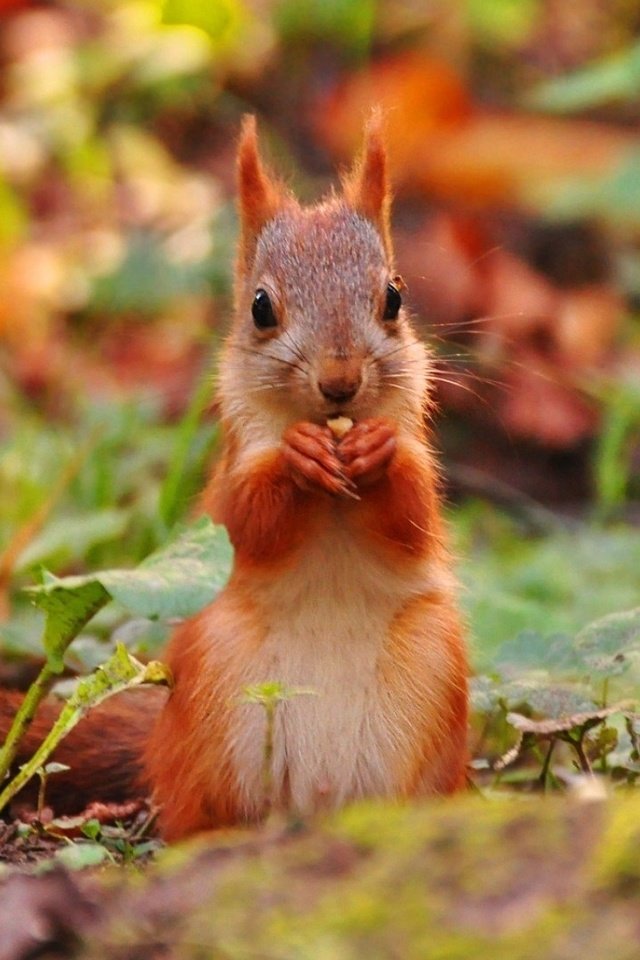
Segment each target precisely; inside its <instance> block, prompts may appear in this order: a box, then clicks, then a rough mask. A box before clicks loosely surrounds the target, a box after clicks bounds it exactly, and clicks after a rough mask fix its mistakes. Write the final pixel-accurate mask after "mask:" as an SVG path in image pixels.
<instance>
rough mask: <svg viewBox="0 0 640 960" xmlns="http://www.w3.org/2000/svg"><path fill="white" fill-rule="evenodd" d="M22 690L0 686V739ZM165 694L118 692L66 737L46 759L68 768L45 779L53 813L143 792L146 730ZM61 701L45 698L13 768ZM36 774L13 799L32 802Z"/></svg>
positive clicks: (147, 689) (148, 690)
mask: <svg viewBox="0 0 640 960" xmlns="http://www.w3.org/2000/svg"><path fill="white" fill-rule="evenodd" d="M22 698H23V694H22V693H19V692H17V691H12V690H0V742H2V741H3V740H4V738H5V737H6V735H7V732H8V730H9V727H10V725H11V721H12V720H13V717H14V715H15V712H16V710H17V708H18V706H19V704H20V702H21V700H22ZM165 699H166V691H165V690H160V689H158V688H153V687H142V688H140V690H135V691H131V692H128V693H123V694H120V695H119V696H116V697H114V698H113V699H111V700H108V701H106V702H105V703H103V704H101V705H100V706H98V707H95V708H94V709H93V710H91V712H90V713H89V714H88V715H87V716H86V717H84V718H83V719H82V720H81V721H80V722H79V723H78V725H77V726H76V727H74V728H73V730H71V732H70V733H69V734H68V735H67V736H66V737H65V739H64V740H63V741H62V743H60V745H59V746H58V747H57V748H56V750H55V751H54V753H53V754H52V755H51V757H50V760H51V761H55V762H57V763H61V764H65V765H66V766H68V767H69V768H70V769H69V770H68V771H65V772H61V773H56V774H53V775H52V776H50V777H49V778H48V780H47V786H46V794H45V803H46V804H47V806H50V807H52V809H53V811H54V813H55V814H56V815H63V814H73V813H79V812H80V811H82V810H84V808H85V807H86V806H87V805H88V804H89V803H92V802H93V801H101V802H104V803H109V802H111V803H123V802H126V801H127V800H133V799H137V798H140V797H145V796H146V795H147V794H148V792H149V791H148V787H147V785H146V784H145V781H144V773H143V764H142V757H143V753H144V748H145V745H146V742H147V739H148V736H149V731H150V729H151V727H152V725H153V724H154V722H155V719H156V717H157V715H158V713H159V711H160V709H161V707H162V705H163V703H164V700H165ZM60 709H61V707H60V705H59V704H56V703H55V701H52V700H47V701H45V702H44V703H43V704H42V705H41V706H40V708H39V710H38V712H37V714H36V716H35V718H34V720H33V723H32V724H31V726H30V727H29V730H28V731H27V733H26V735H25V737H24V738H23V740H22V742H21V743H20V748H19V753H18V756H17V758H16V761H15V765H14V766H15V769H17V768H18V767H19V766H20V764H21V763H25V762H26V760H28V759H29V758H30V757H31V756H32V755H33V753H34V752H35V750H36V748H37V747H38V746H39V744H40V743H41V742H42V740H44V737H45V736H46V734H47V733H48V732H49V730H50V729H51V727H52V725H53V723H54V722H55V719H56V717H57V716H58V713H59V712H60ZM37 789H38V781H37V779H35V780H32V781H31V783H30V784H28V785H27V786H26V787H25V788H24V789H23V790H22V791H21V792H20V793H19V794H18V795H17V797H16V798H15V800H14V804H16V805H18V804H22V803H26V804H28V805H29V806H31V805H34V806H35V797H36V794H37Z"/></svg>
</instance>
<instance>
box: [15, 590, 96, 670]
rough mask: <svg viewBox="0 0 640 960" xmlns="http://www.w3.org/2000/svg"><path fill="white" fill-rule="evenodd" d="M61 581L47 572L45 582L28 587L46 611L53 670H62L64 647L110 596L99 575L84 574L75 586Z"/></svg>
mask: <svg viewBox="0 0 640 960" xmlns="http://www.w3.org/2000/svg"><path fill="white" fill-rule="evenodd" d="M68 579H83V578H68ZM62 583H63V581H62V580H58V579H57V578H55V577H54V578H52V577H51V576H48V577H47V582H46V583H44V584H42V586H40V587H32V588H30V590H29V593H30V594H31V596H32V598H33V601H34V603H35V604H36V606H37V607H39V608H40V609H41V610H43V611H44V612H45V613H46V615H47V619H46V624H45V630H44V648H45V652H46V654H47V662H48V664H49V666H50V667H51V669H52V670H53V671H54V673H62V670H63V669H64V654H65V650H66V649H67V647H68V646H69V644H70V643H71V641H72V640H73V638H74V637H75V636H76V635H77V634H78V633H79V632H80V630H82V628H83V627H84V626H85V624H87V623H88V622H89V620H91V618H92V617H93V616H94V614H96V613H97V612H98V610H99V609H100V608H101V607H103V606H104V604H105V603H107V601H108V600H109V594H108V592H107V591H106V590H105V588H104V587H103V586H102V584H101V583H100V581H99V580H98V579H96V578H89V577H87V578H84V580H83V582H82V583H79V584H78V585H77V586H75V587H74V588H73V589H66V588H65V587H63V586H60V584H62Z"/></svg>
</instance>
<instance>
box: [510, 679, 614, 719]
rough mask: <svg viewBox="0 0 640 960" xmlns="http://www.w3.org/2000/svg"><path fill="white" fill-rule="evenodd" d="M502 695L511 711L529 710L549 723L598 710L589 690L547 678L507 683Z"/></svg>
mask: <svg viewBox="0 0 640 960" xmlns="http://www.w3.org/2000/svg"><path fill="white" fill-rule="evenodd" d="M500 695H501V699H502V700H503V702H504V704H505V706H506V708H507V709H508V710H511V711H514V710H515V711H519V710H521V709H522V708H523V707H527V708H528V709H529V710H530V711H531V712H532V713H533V714H535V715H536V716H538V717H544V718H545V719H547V720H559V719H561V718H564V717H570V716H573V715H574V714H581V713H590V712H592V711H593V710H597V708H598V705H597V704H596V703H595V701H594V700H593V699H592V697H591V692H590V690H589V689H588V688H587V687H584V686H581V685H579V684H566V683H557V682H555V681H553V680H550V679H548V678H541V679H535V678H531V679H526V680H519V681H513V682H512V683H508V684H504V685H503V686H502V687H501V688H500Z"/></svg>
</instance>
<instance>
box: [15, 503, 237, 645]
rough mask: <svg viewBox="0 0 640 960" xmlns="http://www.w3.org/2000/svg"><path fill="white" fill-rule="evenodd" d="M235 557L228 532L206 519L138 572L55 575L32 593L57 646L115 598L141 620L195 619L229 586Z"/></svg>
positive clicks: (144, 562)
mask: <svg viewBox="0 0 640 960" xmlns="http://www.w3.org/2000/svg"><path fill="white" fill-rule="evenodd" d="M231 557H232V550H231V545H230V543H229V539H228V537H227V533H226V530H225V529H224V527H222V526H214V525H213V524H212V523H211V521H210V520H209V518H208V517H203V518H201V519H200V520H198V521H197V522H196V523H194V524H193V525H192V526H190V527H188V528H186V529H183V530H182V531H181V532H180V533H179V534H178V536H177V537H176V538H175V539H174V540H173V541H172V542H170V543H169V544H167V545H166V546H165V547H163V548H161V549H160V550H157V551H156V552H155V553H152V554H151V555H150V556H149V557H147V559H146V560H143V562H142V563H141V564H140V565H139V566H138V567H136V569H134V570H104V571H102V572H98V573H90V574H86V575H83V576H75V577H62V578H57V577H51V576H49V577H47V581H46V582H45V583H43V584H42V585H41V586H39V587H32V588H31V589H30V591H29V592H30V594H31V596H32V597H33V600H34V602H35V603H36V604H37V605H38V606H39V607H40V608H41V609H43V610H45V611H46V612H47V614H48V619H47V631H48V632H49V631H50V632H51V634H52V638H53V639H52V643H53V641H54V640H55V642H56V643H58V642H59V640H60V637H61V636H64V637H67V636H68V635H69V631H70V630H71V628H72V626H76V627H77V629H76V631H75V632H76V633H77V631H78V629H80V628H81V627H82V626H84V623H86V622H87V619H88V618H89V617H88V616H87V614H88V612H89V610H90V609H91V611H92V612H91V614H90V615H93V613H95V612H96V611H97V610H98V609H99V608H100V606H101V605H102V603H104V602H106V600H107V599H108V598H109V597H111V598H113V599H114V600H117V601H118V603H121V604H122V605H123V606H124V607H126V608H127V609H128V610H129V611H131V612H132V613H133V614H135V615H136V616H141V617H148V618H149V619H156V618H160V619H173V618H184V617H189V616H191V615H192V614H194V613H197V612H198V611H199V610H201V609H202V608H203V607H204V606H206V605H207V604H208V603H210V602H211V601H212V600H213V598H214V597H215V595H216V593H217V592H218V591H219V590H220V589H221V588H222V586H224V583H225V582H226V579H227V576H228V572H229V568H230V566H231ZM70 611H71V612H70ZM82 616H86V619H84V620H82V619H81V617H82ZM50 624H51V625H50ZM74 635H75V634H74Z"/></svg>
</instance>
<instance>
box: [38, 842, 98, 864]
mask: <svg viewBox="0 0 640 960" xmlns="http://www.w3.org/2000/svg"><path fill="white" fill-rule="evenodd" d="M112 859H113V858H112V856H111V854H110V853H109V851H108V850H107V848H106V847H103V846H102V844H100V843H88V842H85V843H71V844H69V846H67V847H63V848H62V849H61V850H58V851H57V853H56V855H55V858H54V859H53V860H51V861H46V863H47V865H48V866H49V867H50V868H51V869H53V867H55V866H56V864H62V865H63V866H64V867H66V868H67V870H84V869H86V867H97V866H99V865H100V864H101V863H104V862H105V860H112Z"/></svg>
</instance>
